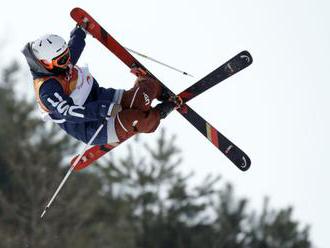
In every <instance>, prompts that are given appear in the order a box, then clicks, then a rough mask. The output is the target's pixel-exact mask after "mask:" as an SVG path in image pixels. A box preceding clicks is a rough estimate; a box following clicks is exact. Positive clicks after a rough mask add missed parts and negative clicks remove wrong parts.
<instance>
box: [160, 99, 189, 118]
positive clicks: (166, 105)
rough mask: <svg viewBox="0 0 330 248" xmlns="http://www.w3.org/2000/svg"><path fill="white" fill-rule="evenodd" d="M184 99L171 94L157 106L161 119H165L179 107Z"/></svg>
mask: <svg viewBox="0 0 330 248" xmlns="http://www.w3.org/2000/svg"><path fill="white" fill-rule="evenodd" d="M182 104H183V101H182V99H181V97H179V96H171V97H170V98H168V99H167V100H165V101H163V102H162V103H160V104H158V105H157V106H156V107H155V108H156V109H158V110H159V115H160V119H165V118H166V116H168V114H169V113H171V112H172V111H173V110H175V109H179V108H180V107H181V105H182Z"/></svg>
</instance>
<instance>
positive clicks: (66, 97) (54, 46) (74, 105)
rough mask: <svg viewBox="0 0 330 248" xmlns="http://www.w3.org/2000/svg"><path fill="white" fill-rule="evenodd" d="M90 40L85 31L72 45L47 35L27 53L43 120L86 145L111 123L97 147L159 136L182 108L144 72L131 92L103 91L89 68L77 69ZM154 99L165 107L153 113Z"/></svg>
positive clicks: (27, 48)
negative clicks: (171, 115)
mask: <svg viewBox="0 0 330 248" xmlns="http://www.w3.org/2000/svg"><path fill="white" fill-rule="evenodd" d="M85 38H86V31H85V29H84V27H81V26H77V27H75V28H74V29H73V31H72V32H71V35H70V41H69V42H68V43H66V41H65V40H64V39H63V38H61V37H60V36H57V35H45V36H42V37H41V38H39V39H37V40H35V41H32V42H29V43H27V44H26V46H25V47H24V49H23V54H24V55H25V57H26V60H27V63H28V65H29V67H30V71H31V73H32V76H33V81H34V82H33V83H34V90H35V96H36V100H37V102H38V105H39V109H40V111H41V113H42V117H43V119H44V120H50V121H53V122H55V123H57V124H58V125H59V126H60V127H61V128H62V129H64V130H65V131H66V132H67V133H68V134H69V135H71V136H73V137H74V138H76V139H78V140H81V141H82V142H84V143H87V142H88V141H89V140H90V139H91V137H92V136H93V135H94V133H95V132H96V130H97V128H98V127H99V126H100V125H101V123H102V122H103V121H104V120H106V125H104V127H103V128H102V130H101V131H100V132H99V134H98V135H97V137H96V138H95V139H94V141H93V143H92V144H98V145H102V144H114V143H117V142H122V141H124V140H126V139H128V138H129V137H131V136H132V135H134V134H136V133H150V132H153V131H155V130H156V128H157V127H158V125H159V123H160V120H161V119H163V118H165V117H166V116H167V114H168V113H169V112H171V111H172V110H173V109H175V108H177V107H179V104H178V103H177V102H176V101H174V100H172V99H171V98H170V97H169V94H168V92H166V91H165V90H163V88H162V87H161V85H160V84H159V83H158V81H156V80H154V79H152V78H150V77H148V76H146V74H145V73H144V71H143V70H141V69H140V68H136V69H135V70H133V71H132V72H133V73H134V74H135V75H136V76H137V80H136V82H135V85H134V87H133V88H132V89H130V90H127V91H126V90H122V89H113V88H103V87H100V86H99V84H98V82H97V81H96V79H95V78H94V77H93V76H92V75H91V74H90V72H89V70H88V68H87V67H79V66H78V65H76V64H77V61H78V59H79V57H80V55H81V53H82V51H83V50H84V47H85ZM154 99H158V100H159V101H161V102H162V103H160V104H158V105H157V106H156V107H152V106H151V103H152V101H153V100H154Z"/></svg>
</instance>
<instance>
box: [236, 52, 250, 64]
mask: <svg viewBox="0 0 330 248" xmlns="http://www.w3.org/2000/svg"><path fill="white" fill-rule="evenodd" d="M238 56H239V57H240V58H241V59H244V60H245V62H246V64H247V65H251V64H252V62H253V58H252V55H251V54H250V53H249V52H248V51H247V50H244V51H242V52H240V53H239V54H238Z"/></svg>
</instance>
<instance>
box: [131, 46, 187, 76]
mask: <svg viewBox="0 0 330 248" xmlns="http://www.w3.org/2000/svg"><path fill="white" fill-rule="evenodd" d="M125 49H126V50H128V51H129V52H131V53H135V54H137V55H139V56H141V57H143V58H145V59H149V60H151V61H153V62H155V63H158V64H160V65H163V66H166V67H167V68H170V69H172V70H174V71H177V72H180V73H182V74H183V75H186V76H189V77H194V76H193V75H191V74H189V73H188V72H185V71H182V70H180V69H177V68H175V67H173V66H170V65H168V64H165V63H163V62H161V61H159V60H156V59H154V58H152V57H149V56H147V55H145V54H142V53H140V52H137V51H135V50H133V49H130V48H128V47H125Z"/></svg>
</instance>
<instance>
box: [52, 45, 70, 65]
mask: <svg viewBox="0 0 330 248" xmlns="http://www.w3.org/2000/svg"><path fill="white" fill-rule="evenodd" d="M52 63H53V66H54V67H58V68H62V69H66V68H67V67H68V65H69V63H70V50H69V48H67V49H66V50H65V51H64V52H63V53H62V54H61V55H59V56H57V57H56V58H54V59H53V60H52Z"/></svg>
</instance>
